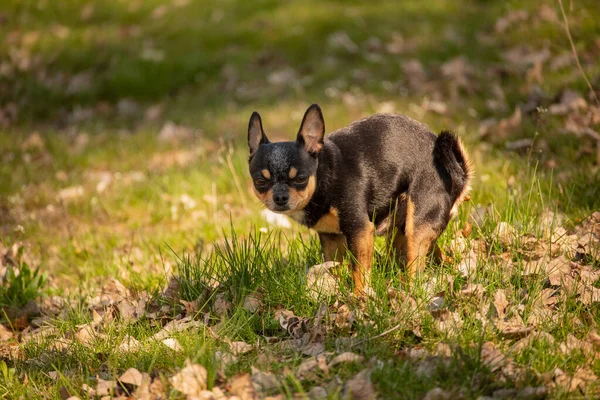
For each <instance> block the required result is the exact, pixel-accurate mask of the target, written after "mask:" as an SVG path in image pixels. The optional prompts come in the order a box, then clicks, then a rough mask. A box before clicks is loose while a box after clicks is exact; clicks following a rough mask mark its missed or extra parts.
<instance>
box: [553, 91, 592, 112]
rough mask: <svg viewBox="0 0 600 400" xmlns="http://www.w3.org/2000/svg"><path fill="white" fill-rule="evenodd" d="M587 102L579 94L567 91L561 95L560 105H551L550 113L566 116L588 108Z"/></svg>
mask: <svg viewBox="0 0 600 400" xmlns="http://www.w3.org/2000/svg"><path fill="white" fill-rule="evenodd" d="M587 106H588V104H587V101H585V99H584V98H583V97H581V96H580V95H579V93H577V92H575V91H573V90H570V89H567V90H565V91H563V92H562V93H561V95H560V98H559V101H558V103H554V104H552V105H550V107H549V108H548V111H550V114H555V115H566V114H568V113H569V112H572V111H577V110H579V109H585V108H587Z"/></svg>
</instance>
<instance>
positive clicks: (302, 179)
mask: <svg viewBox="0 0 600 400" xmlns="http://www.w3.org/2000/svg"><path fill="white" fill-rule="evenodd" d="M307 181H308V178H307V177H305V176H299V177H297V178H296V179H294V183H295V184H297V185H304V184H305V183H306V182H307Z"/></svg>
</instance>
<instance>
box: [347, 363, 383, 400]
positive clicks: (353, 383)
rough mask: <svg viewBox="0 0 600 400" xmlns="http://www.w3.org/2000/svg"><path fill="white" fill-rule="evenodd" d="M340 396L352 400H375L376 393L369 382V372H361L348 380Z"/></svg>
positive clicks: (367, 370) (366, 370)
mask: <svg viewBox="0 0 600 400" xmlns="http://www.w3.org/2000/svg"><path fill="white" fill-rule="evenodd" d="M342 396H343V398H345V399H352V400H372V399H376V398H377V393H376V392H375V388H374V387H373V383H372V382H371V370H369V369H365V370H362V371H361V372H359V373H358V374H356V375H354V376H353V377H352V378H351V379H350V380H348V381H347V382H346V383H345V384H344V387H343V389H342Z"/></svg>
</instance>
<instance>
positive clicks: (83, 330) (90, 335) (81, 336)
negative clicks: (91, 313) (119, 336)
mask: <svg viewBox="0 0 600 400" xmlns="http://www.w3.org/2000/svg"><path fill="white" fill-rule="evenodd" d="M96 336H97V333H96V331H95V330H94V327H93V326H92V324H86V325H83V326H81V327H80V328H79V330H78V331H77V333H76V334H75V339H76V340H77V341H78V342H79V343H81V344H83V345H86V346H90V345H92V343H94V340H95V338H96Z"/></svg>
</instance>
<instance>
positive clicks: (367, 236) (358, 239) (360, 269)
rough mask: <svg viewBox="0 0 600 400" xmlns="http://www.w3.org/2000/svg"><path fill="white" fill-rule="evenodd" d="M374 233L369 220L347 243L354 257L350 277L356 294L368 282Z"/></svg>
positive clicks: (361, 292)
mask: <svg viewBox="0 0 600 400" xmlns="http://www.w3.org/2000/svg"><path fill="white" fill-rule="evenodd" d="M374 233H375V225H373V223H372V222H369V223H368V224H366V225H365V228H364V229H363V230H362V231H360V232H358V234H356V235H355V236H354V237H353V238H352V239H351V240H350V243H348V244H349V246H350V251H351V252H352V255H353V256H354V258H355V259H356V261H354V262H353V263H352V264H353V265H352V278H353V280H354V294H356V295H358V296H361V295H362V294H363V292H364V288H365V286H367V285H369V283H370V277H371V263H372V262H373V245H374V242H375V238H374V236H373V234H374Z"/></svg>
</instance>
